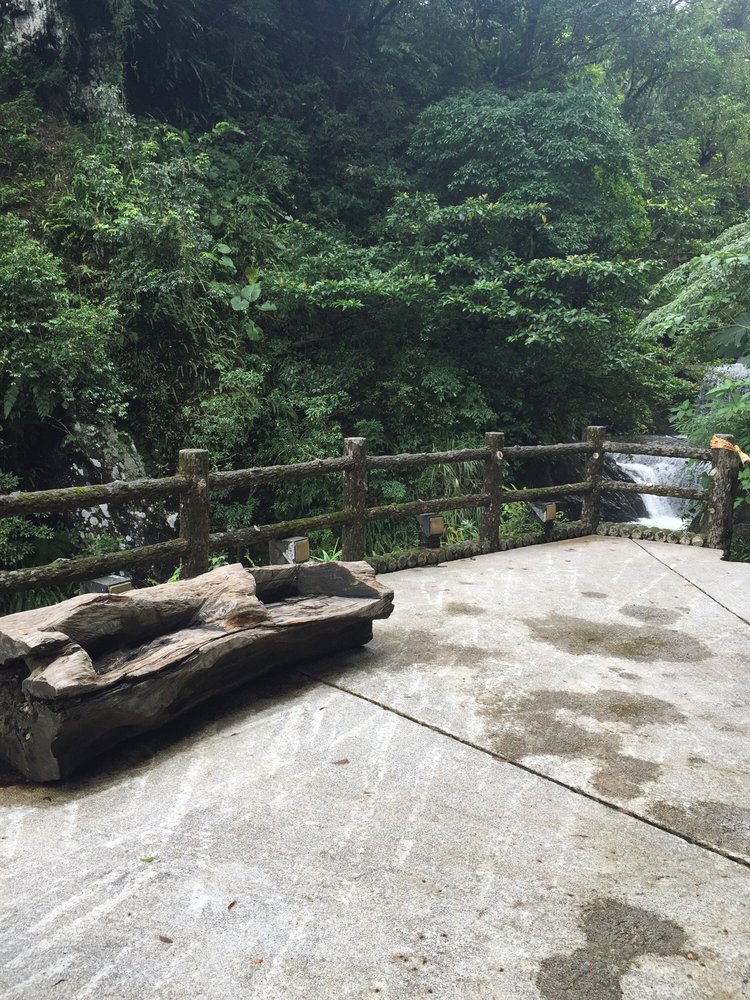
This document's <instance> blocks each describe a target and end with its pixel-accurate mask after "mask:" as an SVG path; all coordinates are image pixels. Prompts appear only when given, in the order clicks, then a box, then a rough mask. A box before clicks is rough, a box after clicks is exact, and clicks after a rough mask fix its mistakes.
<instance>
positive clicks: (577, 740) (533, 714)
mask: <svg viewBox="0 0 750 1000" xmlns="http://www.w3.org/2000/svg"><path fill="white" fill-rule="evenodd" d="M479 709H480V713H481V714H482V715H483V716H484V717H485V719H487V720H488V722H489V723H490V727H489V729H488V733H487V739H488V741H489V743H490V745H491V748H492V750H493V751H494V752H495V753H497V754H499V755H500V756H501V757H506V758H508V759H509V760H522V759H523V758H525V757H541V756H553V757H560V758H564V759H565V758H567V759H574V758H576V757H585V758H590V759H593V760H594V761H596V762H597V763H598V765H599V766H598V769H597V771H596V772H595V773H594V775H593V777H592V779H591V781H592V785H593V787H594V788H595V789H596V791H597V792H598V793H599V794H600V795H602V796H604V797H606V798H613V799H616V800H623V799H633V798H637V797H638V796H639V795H641V794H642V793H643V786H644V785H646V784H648V783H650V782H654V781H656V780H657V779H658V778H659V777H660V775H661V771H662V769H661V766H660V765H659V764H657V763H656V762H654V761H650V760H643V759H642V758H640V757H634V756H632V755H630V754H627V753H624V752H623V739H622V735H621V734H620V733H619V732H617V731H616V730H614V729H612V728H590V727H588V726H586V725H583V724H582V723H581V721H579V720H581V719H588V720H595V721H596V722H600V723H603V724H604V725H605V726H608V727H611V726H613V725H619V726H626V727H627V728H628V729H630V730H631V731H632V730H638V729H642V728H645V727H647V726H651V725H676V724H681V723H684V722H685V721H686V720H685V716H684V715H683V714H682V712H680V711H678V710H677V709H676V708H675V706H674V705H672V704H671V703H670V702H668V701H663V700H662V699H660V698H653V697H650V696H648V695H638V694H632V693H630V692H625V691H617V690H607V689H604V690H601V691H596V692H591V693H588V692H580V691H549V690H538V691H532V692H530V693H529V694H527V695H523V696H522V697H520V698H519V699H517V700H516V701H512V702H509V701H498V700H497V699H496V698H493V697H491V696H489V695H486V696H484V697H482V698H480V700H479ZM571 716H572V717H573V718H571Z"/></svg>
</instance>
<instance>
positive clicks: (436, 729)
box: [298, 581, 750, 868]
mask: <svg viewBox="0 0 750 1000" xmlns="http://www.w3.org/2000/svg"><path fill="white" fill-rule="evenodd" d="M688 582H689V581H688ZM298 673H299V674H300V675H301V676H303V677H307V678H308V679H309V680H311V681H317V683H318V684H323V685H325V686H326V687H330V688H333V689H334V690H335V691H341V693H342V694H348V695H351V696H352V697H353V698H359V699H360V701H366V702H368V703H369V704H370V705H375V706H376V707H377V708H381V709H382V710H383V711H384V712H390V713H391V714H392V715H397V716H399V718H401V719H405V720H406V721H407V722H413V723H415V724H416V725H417V726H422V728H423V729H429V730H430V731H431V732H433V733H437V734H438V735H439V736H446V737H447V738H448V739H449V740H453V741H454V742H455V743H460V744H461V745H462V746H465V747H469V749H471V750H477V751H478V752H479V753H481V754H484V755H485V756H486V757H491V758H492V760H497V761H500V762H501V763H503V764H509V765H510V766H511V767H515V768H518V770H519V771H525V772H526V774H533V775H534V777H535V778H541V779H542V780H543V781H549V782H550V783H551V784H553V785H557V786H558V788H564V789H565V790H566V791H568V792H572V793H573V794H574V795H580V796H581V798H583V799H588V800H589V801H590V802H596V803H598V805H600V806H604V807H605V808H606V809H609V810H611V811H612V812H616V813H620V814H621V815H623V816H628V817H629V818H630V819H634V820H637V821H638V822H640V823H643V824H644V825H645V826H650V827H652V828H653V829H654V830H661V832H662V833H668V834H671V835H672V836H673V837H677V838H678V839H679V840H682V841H684V842H685V843H686V844H690V845H691V847H697V848H699V849H700V850H703V851H708V852H710V853H711V854H717V855H718V856H719V857H720V858H724V860H725V861H733V862H734V863H735V864H737V865H742V866H743V867H744V868H750V861H748V860H746V859H745V858H742V857H740V856H738V855H736V854H732V853H730V852H729V851H723V850H722V849H721V848H720V847H714V846H713V845H712V844H707V843H705V842H704V841H702V840H696V839H694V838H693V837H689V836H688V835H687V834H686V833H680V831H679V830H674V829H673V828H672V827H670V826H665V825H664V824H663V823H657V822H656V820H653V819H649V817H648V816H643V815H641V813H636V812H631V810H630V809H625V807H624V806H618V805H616V804H615V803H614V802H609V801H608V800H607V799H602V798H599V796H598V795H594V794H593V793H592V792H587V791H586V790H585V789H584V788H577V787H576V786H575V785H568V784H566V783H565V782H564V781H560V779H559V778H553V777H552V776H551V775H549V774H545V773H544V771H538V770H537V769H536V768H533V767H529V766H528V764H521V763H520V762H519V761H517V760H511V759H510V758H509V757H502V756H501V755H500V754H497V753H493V752H492V751H491V750H488V749H487V748H486V747H482V746H480V745H479V744H478V743H472V741H471V740H467V739H465V738H464V737H463V736H457V735H456V734H455V733H451V732H449V731H448V730H447V729H442V728H441V727H440V726H436V725H434V724H433V723H432V722H424V721H423V720H422V719H417V718H415V717H414V716H413V715H407V713H406V712H402V711H400V709H398V708H393V707H392V706H391V705H386V704H384V703H383V702H382V701H378V700H377V699H376V698H369V697H368V696H367V695H366V694H360V693H359V692H357V691H352V690H351V688H346V687H343V686H342V685H341V684H334V683H333V681H326V680H323V679H322V678H321V677H316V676H315V675H314V674H308V673H306V672H305V671H302V670H300V671H298Z"/></svg>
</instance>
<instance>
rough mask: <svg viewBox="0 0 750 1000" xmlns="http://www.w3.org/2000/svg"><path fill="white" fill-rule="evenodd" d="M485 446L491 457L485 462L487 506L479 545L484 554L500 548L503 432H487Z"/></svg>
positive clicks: (483, 516)
mask: <svg viewBox="0 0 750 1000" xmlns="http://www.w3.org/2000/svg"><path fill="white" fill-rule="evenodd" d="M484 446H485V448H488V449H489V455H488V456H487V458H485V460H484V485H483V487H482V491H483V492H484V493H486V494H487V504H486V506H484V507H483V508H482V510H481V513H480V517H479V543H480V545H481V546H482V551H483V552H497V551H498V549H499V547H500V511H501V509H502V500H501V496H500V494H501V491H502V488H503V461H504V458H503V453H504V451H505V434H504V433H503V432H502V431H487V433H486V434H485V435H484Z"/></svg>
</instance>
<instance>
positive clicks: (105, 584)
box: [79, 573, 133, 594]
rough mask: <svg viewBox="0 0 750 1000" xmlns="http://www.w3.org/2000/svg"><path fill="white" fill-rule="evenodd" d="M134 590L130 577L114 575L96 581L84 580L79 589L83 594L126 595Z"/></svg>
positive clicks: (98, 578)
mask: <svg viewBox="0 0 750 1000" xmlns="http://www.w3.org/2000/svg"><path fill="white" fill-rule="evenodd" d="M132 589H133V581H132V579H131V578H130V577H129V576H122V575H120V574H118V573H114V574H113V575H112V576H100V577H97V579H96V580H84V582H83V583H82V584H81V586H80V587H79V593H81V594H124V593H125V592H126V591H128V590H132Z"/></svg>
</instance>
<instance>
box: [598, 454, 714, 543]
mask: <svg viewBox="0 0 750 1000" xmlns="http://www.w3.org/2000/svg"><path fill="white" fill-rule="evenodd" d="M637 440H639V441H643V442H644V444H645V443H651V444H683V443H684V440H685V439H684V438H682V437H665V436H662V437H657V436H649V437H642V438H638V439H637ZM612 458H613V459H614V461H615V462H616V463H617V465H618V466H619V467H620V468H621V469H622V471H623V472H626V473H627V474H628V475H629V476H630V478H631V479H632V480H633V482H636V483H651V484H655V485H657V486H667V485H668V486H696V485H698V480H699V478H700V474H701V472H703V471H704V467H703V466H702V465H696V464H695V463H693V464H692V465H690V464H689V463H688V460H687V459H685V458H662V457H658V456H656V455H620V454H613V455H612ZM641 499H642V500H643V505H644V507H645V508H646V517H642V518H639V523H640V524H648V525H652V526H654V527H658V528H665V529H668V530H673V531H674V530H679V529H682V528H683V527H684V523H685V520H686V517H687V515H688V512H689V508H690V501H689V500H679V499H677V498H676V497H655V496H649V494H647V493H642V494H641Z"/></svg>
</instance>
